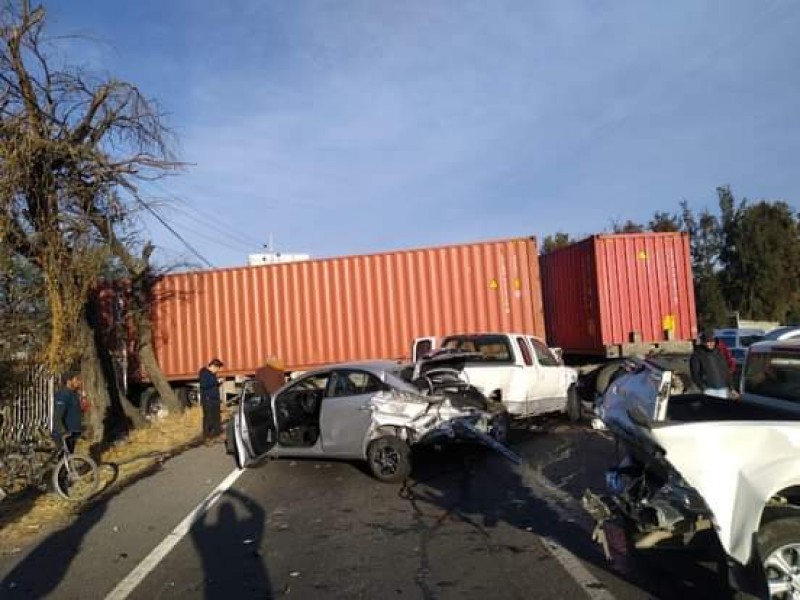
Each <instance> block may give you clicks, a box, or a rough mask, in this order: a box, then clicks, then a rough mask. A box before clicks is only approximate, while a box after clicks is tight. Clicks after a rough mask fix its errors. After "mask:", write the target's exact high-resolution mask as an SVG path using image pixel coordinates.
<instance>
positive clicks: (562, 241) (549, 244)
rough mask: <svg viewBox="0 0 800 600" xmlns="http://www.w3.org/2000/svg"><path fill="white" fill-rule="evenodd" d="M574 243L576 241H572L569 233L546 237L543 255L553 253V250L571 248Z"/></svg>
mask: <svg viewBox="0 0 800 600" xmlns="http://www.w3.org/2000/svg"><path fill="white" fill-rule="evenodd" d="M574 242H575V240H574V239H572V237H571V236H570V235H569V234H568V233H563V232H561V231H559V232H557V233H556V234H555V235H548V236H545V238H544V242H543V243H542V249H541V253H542V254H547V253H548V252H552V251H553V250H558V249H559V248H563V247H565V246H569V245H570V244H572V243H574Z"/></svg>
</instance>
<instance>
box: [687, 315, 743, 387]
mask: <svg viewBox="0 0 800 600" xmlns="http://www.w3.org/2000/svg"><path fill="white" fill-rule="evenodd" d="M698 342H699V343H698V344H696V345H695V347H694V351H693V352H692V357H691V359H689V368H690V369H691V372H692V379H693V380H694V382H695V383H696V384H697V386H698V387H699V388H700V390H701V391H702V392H703V393H704V394H705V395H707V396H714V397H716V398H732V399H734V400H736V399H737V398H738V394H737V393H736V392H735V391H734V390H733V389H732V386H731V372H730V370H729V368H728V363H727V362H726V361H725V356H724V355H723V354H722V351H721V350H720V349H719V348H718V347H717V341H716V340H715V339H714V331H713V330H710V329H706V330H704V331H703V332H702V333H701V334H700V335H699V337H698Z"/></svg>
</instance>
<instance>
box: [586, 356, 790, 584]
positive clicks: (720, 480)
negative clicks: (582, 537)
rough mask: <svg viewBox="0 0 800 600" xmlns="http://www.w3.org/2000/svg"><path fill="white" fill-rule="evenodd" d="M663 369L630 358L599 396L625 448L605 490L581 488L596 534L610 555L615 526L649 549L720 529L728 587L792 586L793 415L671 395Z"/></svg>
mask: <svg viewBox="0 0 800 600" xmlns="http://www.w3.org/2000/svg"><path fill="white" fill-rule="evenodd" d="M798 348H799V349H800V346H798ZM756 354H757V350H753V351H752V353H751V354H750V355H749V356H748V363H749V361H750V360H753V358H754V357H755V356H756ZM798 356H800V355H793V357H794V358H792V360H795V358H796V357H798ZM748 368H749V365H748V366H746V367H745V370H747V369H748ZM671 376H672V373H671V372H670V371H663V370H661V369H659V368H658V367H657V366H655V365H653V364H652V363H648V362H636V363H630V364H629V369H628V372H626V373H625V374H623V375H622V376H620V377H619V378H618V379H616V380H615V381H614V382H613V383H612V384H611V386H610V387H609V389H608V391H607V392H606V394H605V395H604V397H603V403H602V413H601V414H602V418H603V421H604V423H605V425H606V427H607V428H608V429H609V430H610V431H611V432H612V433H613V434H614V436H615V438H616V440H617V442H618V443H619V445H620V448H621V449H622V451H623V452H622V460H621V461H620V462H619V463H618V464H616V465H613V466H612V467H611V468H610V469H609V470H608V471H607V472H606V483H607V489H606V490H605V492H604V493H603V494H602V495H598V494H596V493H595V492H593V491H591V490H587V491H586V493H585V495H584V506H585V507H586V509H587V510H588V511H589V513H590V514H592V516H594V518H595V519H596V520H597V523H598V527H597V529H596V531H595V533H596V537H597V539H599V541H601V542H603V544H604V547H605V548H606V552H607V554H610V551H609V550H610V544H611V543H612V542H613V540H615V539H619V538H620V537H623V539H624V540H625V542H626V548H625V550H626V551H628V552H645V551H646V550H647V549H650V548H655V547H665V546H666V547H670V548H673V549H674V548H676V547H678V548H679V547H681V546H684V545H685V546H688V545H689V544H690V543H694V542H695V541H699V540H701V539H702V537H703V536H712V537H713V536H716V538H717V539H718V542H719V546H721V548H722V549H723V551H724V557H723V558H724V563H723V564H724V565H725V566H726V568H727V573H728V576H729V580H730V582H731V585H732V587H733V588H734V589H736V590H739V591H742V592H744V593H746V594H752V595H754V596H756V597H759V598H776V599H779V598H780V599H782V598H787V599H788V598H796V597H798V596H800V576H798V574H799V569H800V460H798V456H800V422H797V420H796V418H797V417H792V416H791V415H790V414H787V413H785V412H783V411H782V410H772V409H768V408H765V407H762V406H756V405H752V404H747V403H744V402H734V401H731V400H722V399H718V398H712V397H708V396H703V395H700V394H685V395H682V396H675V397H671V396H670V388H671V385H670V383H671V382H670V379H671ZM792 419H795V420H792ZM620 534H621V536H620ZM710 547H712V548H713V547H716V546H715V545H714V544H711V545H710Z"/></svg>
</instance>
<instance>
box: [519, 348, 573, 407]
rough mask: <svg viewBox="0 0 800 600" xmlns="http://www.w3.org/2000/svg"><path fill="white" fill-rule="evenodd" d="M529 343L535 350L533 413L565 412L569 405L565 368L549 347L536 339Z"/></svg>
mask: <svg viewBox="0 0 800 600" xmlns="http://www.w3.org/2000/svg"><path fill="white" fill-rule="evenodd" d="M528 342H529V343H530V346H531V348H532V349H533V356H534V364H535V370H536V373H537V377H536V387H535V388H534V390H533V394H532V397H531V404H532V406H531V408H532V410H533V412H535V413H540V412H550V411H557V410H564V409H565V408H566V404H567V381H566V377H565V374H564V368H563V367H562V366H561V364H560V363H559V362H558V359H557V358H556V357H555V355H554V354H553V353H552V352H551V351H550V349H549V348H548V347H547V345H546V344H545V343H544V342H542V341H541V340H538V339H536V338H535V337H529V338H528Z"/></svg>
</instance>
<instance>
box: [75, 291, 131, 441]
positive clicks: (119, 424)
mask: <svg viewBox="0 0 800 600" xmlns="http://www.w3.org/2000/svg"><path fill="white" fill-rule="evenodd" d="M100 310H101V309H100V307H99V306H98V304H97V300H96V298H92V299H90V300H89V301H88V302H87V303H86V306H85V311H84V318H83V319H82V321H81V324H80V326H81V340H82V341H83V343H82V347H83V350H84V353H83V360H82V365H81V371H82V372H83V376H84V389H85V390H86V394H87V397H88V398H89V400H90V402H91V408H90V412H89V415H88V422H89V425H90V430H91V431H90V438H91V440H92V442H93V443H99V442H103V441H111V440H112V439H113V438H114V437H116V436H117V435H118V434H125V433H127V432H128V430H129V429H131V428H132V427H133V428H140V427H144V426H146V425H147V420H146V419H145V418H144V417H143V416H142V414H141V413H140V412H139V411H138V410H137V408H136V407H135V406H134V405H133V404H132V403H131V402H130V400H128V397H127V396H126V395H125V394H124V393H123V392H122V390H121V389H120V387H119V382H118V379H117V376H116V369H115V365H114V360H113V358H112V356H111V354H110V352H109V350H108V348H106V347H105V345H104V336H103V332H102V329H101V328H102V320H101V319H100V312H99V311H100Z"/></svg>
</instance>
